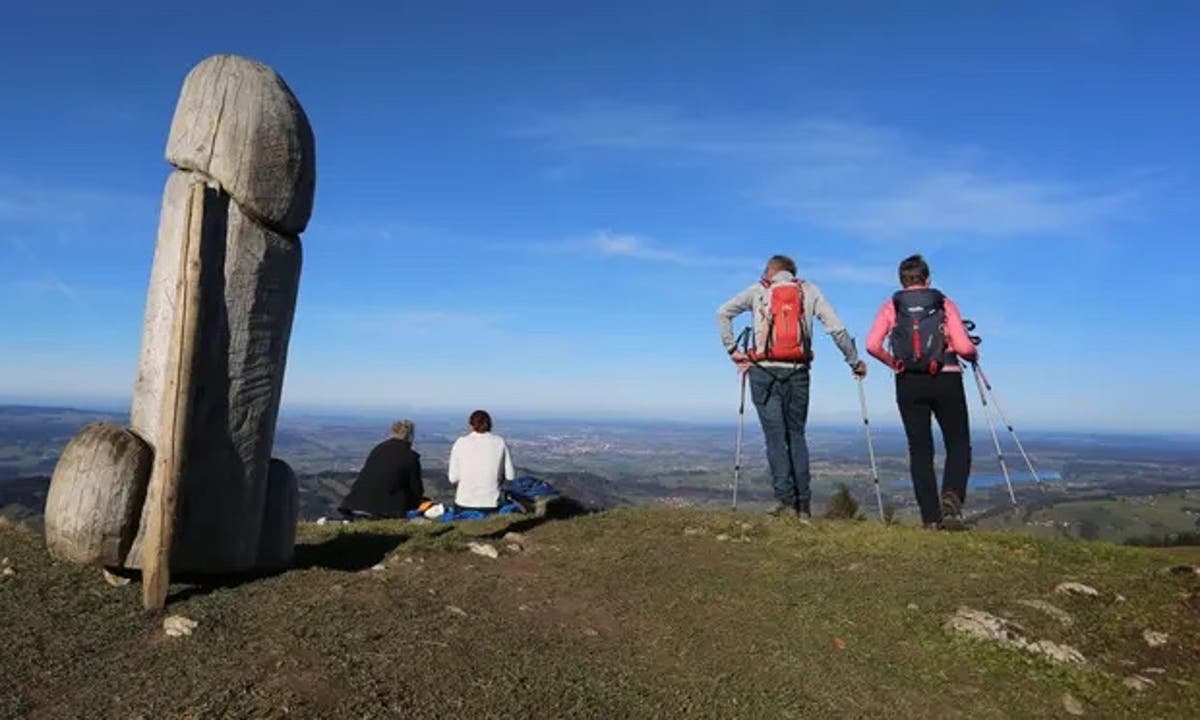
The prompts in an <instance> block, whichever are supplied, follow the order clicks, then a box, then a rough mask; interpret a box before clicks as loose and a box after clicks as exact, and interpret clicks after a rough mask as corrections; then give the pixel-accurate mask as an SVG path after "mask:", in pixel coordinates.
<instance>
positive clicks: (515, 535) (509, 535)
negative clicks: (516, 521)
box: [502, 531, 528, 545]
mask: <svg viewBox="0 0 1200 720" xmlns="http://www.w3.org/2000/svg"><path fill="white" fill-rule="evenodd" d="M502 539H503V540H504V542H506V543H511V544H513V545H524V544H525V543H526V542H528V539H527V538H526V537H525V536H524V535H522V534H521V533H519V532H512V531H510V532H506V533H504V537H503V538H502Z"/></svg>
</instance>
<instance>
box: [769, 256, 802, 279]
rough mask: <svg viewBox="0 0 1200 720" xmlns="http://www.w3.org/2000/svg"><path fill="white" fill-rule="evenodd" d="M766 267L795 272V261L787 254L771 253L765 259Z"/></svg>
mask: <svg viewBox="0 0 1200 720" xmlns="http://www.w3.org/2000/svg"><path fill="white" fill-rule="evenodd" d="M767 267H773V268H775V269H776V270H787V271H788V272H790V273H791V274H793V275H795V274H796V261H795V260H793V259H791V258H790V257H788V256H787V255H772V256H771V259H770V260H768V261H767Z"/></svg>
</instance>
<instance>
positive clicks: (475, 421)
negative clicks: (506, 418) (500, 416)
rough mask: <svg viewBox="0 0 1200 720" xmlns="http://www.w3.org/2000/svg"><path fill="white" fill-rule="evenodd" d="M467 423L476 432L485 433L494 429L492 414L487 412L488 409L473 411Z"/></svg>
mask: <svg viewBox="0 0 1200 720" xmlns="http://www.w3.org/2000/svg"><path fill="white" fill-rule="evenodd" d="M467 424H468V425H470V426H471V429H472V430H474V431H475V432H479V433H485V432H491V431H492V416H491V415H488V414H487V410H476V411H475V412H473V413H471V417H470V418H469V419H468V420H467Z"/></svg>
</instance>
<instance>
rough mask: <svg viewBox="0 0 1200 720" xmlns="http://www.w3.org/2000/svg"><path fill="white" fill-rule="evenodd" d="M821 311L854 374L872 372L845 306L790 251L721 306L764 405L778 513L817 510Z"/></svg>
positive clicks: (720, 320)
mask: <svg viewBox="0 0 1200 720" xmlns="http://www.w3.org/2000/svg"><path fill="white" fill-rule="evenodd" d="M747 312H749V313H751V314H752V317H753V325H752V326H751V327H750V328H747V330H746V332H744V333H742V335H741V336H740V337H739V336H736V335H735V334H734V331H733V320H734V318H736V317H738V316H739V315H741V314H743V313H747ZM813 318H816V319H817V320H820V321H821V324H822V325H823V326H824V327H825V330H826V331H827V332H828V333H829V334H830V336H831V337H832V338H833V342H834V344H835V345H836V346H837V348H838V350H840V351H841V353H842V356H843V357H844V358H845V360H846V363H847V364H848V365H849V366H850V368H851V371H852V372H853V373H854V375H855V376H856V377H859V378H861V377H864V376H866V374H867V365H866V363H864V362H863V361H862V360H860V359H859V357H858V351H857V349H856V348H855V346H854V339H853V338H852V337H851V336H850V333H849V332H847V330H846V328H845V326H844V325H843V324H842V321H841V319H840V318H838V315H837V312H835V311H834V309H833V306H832V305H830V304H829V301H828V300H826V299H825V296H824V295H823V294H822V293H821V289H820V288H819V287H817V286H816V285H815V284H814V283H812V282H809V281H807V280H802V279H800V278H799V277H797V275H796V263H795V262H794V261H793V260H792V259H791V258H789V257H787V256H786V255H775V256H773V257H772V258H771V259H770V260H768V261H767V265H766V268H765V269H764V270H763V274H762V278H761V279H760V281H759V282H757V283H755V284H753V285H751V286H750V287H748V288H746V289H745V290H743V291H742V292H740V293H738V294H737V295H735V296H734V297H732V298H730V300H729V301H728V302H726V303H725V304H724V305H722V306H721V307H720V308H719V309H718V310H717V325H718V327H719V328H720V333H721V343H722V344H723V345H724V346H725V350H726V351H727V352H728V353H729V357H730V359H731V360H732V361H733V362H734V363H735V364H736V365H737V366H738V368H739V370H740V371H741V373H742V390H743V397H744V392H745V387H746V383H747V380H748V381H749V385H750V395H751V399H752V400H753V401H754V407H755V409H756V410H757V411H758V419H759V422H760V424H761V425H762V431H763V436H764V437H765V439H766V445H767V464H768V465H769V466H770V470H771V479H772V486H773V488H774V493H775V500H776V504H775V507H774V508H773V509H772V510H771V511H770V514H771V515H774V516H777V517H782V516H798V517H800V518H801V519H806V518H809V517H811V515H812V510H811V497H812V493H811V490H810V472H809V464H808V440H807V437H806V435H805V426H806V425H807V423H808V398H809V368H810V365H811V363H812V360H813V351H812V336H813ZM739 439H740V436H739ZM739 455H740V452H739ZM735 482H736V480H735ZM735 492H736V486H735ZM734 497H735V500H734V502H735V504H736V495H735V496H734Z"/></svg>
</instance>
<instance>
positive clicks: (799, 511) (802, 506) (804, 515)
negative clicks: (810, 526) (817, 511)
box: [796, 500, 812, 520]
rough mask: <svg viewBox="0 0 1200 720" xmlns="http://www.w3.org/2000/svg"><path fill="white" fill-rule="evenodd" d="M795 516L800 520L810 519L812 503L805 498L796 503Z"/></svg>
mask: <svg viewBox="0 0 1200 720" xmlns="http://www.w3.org/2000/svg"><path fill="white" fill-rule="evenodd" d="M796 517H798V518H800V519H801V520H812V504H811V503H809V501H807V500H802V501H800V502H798V503H796Z"/></svg>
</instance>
